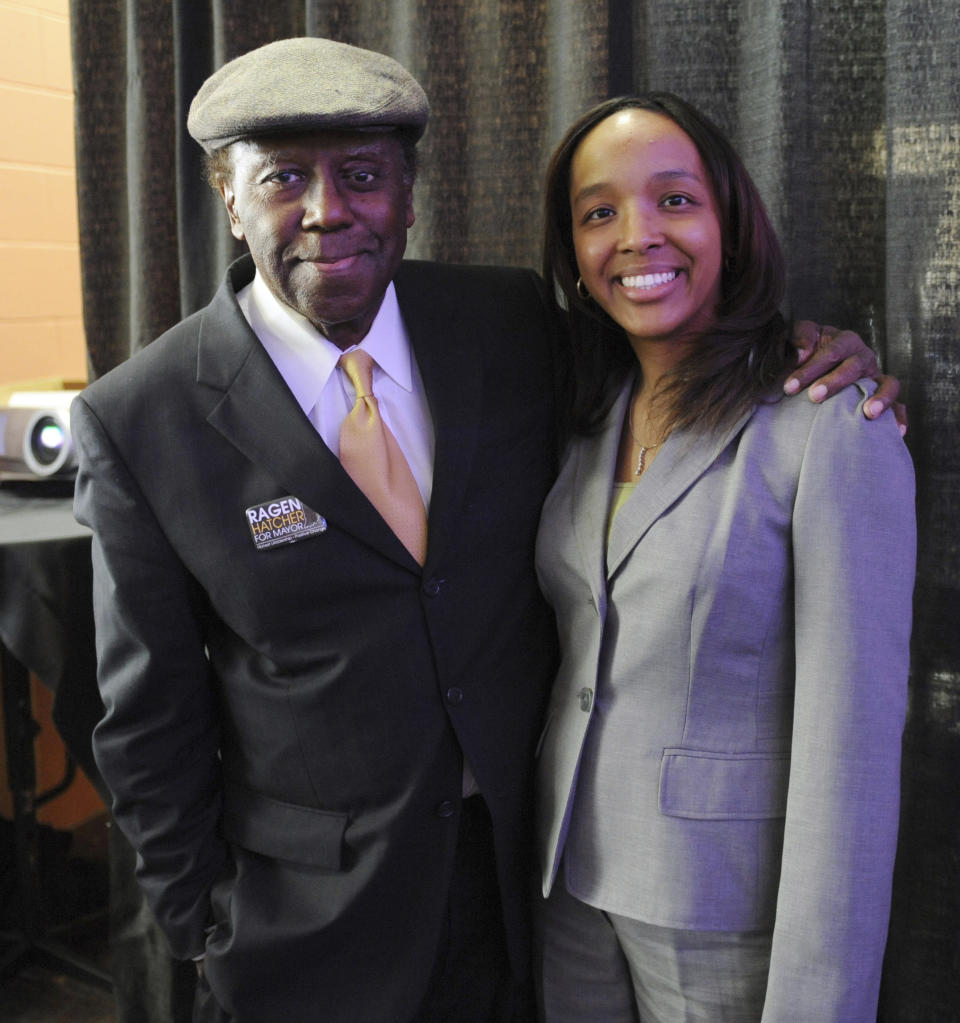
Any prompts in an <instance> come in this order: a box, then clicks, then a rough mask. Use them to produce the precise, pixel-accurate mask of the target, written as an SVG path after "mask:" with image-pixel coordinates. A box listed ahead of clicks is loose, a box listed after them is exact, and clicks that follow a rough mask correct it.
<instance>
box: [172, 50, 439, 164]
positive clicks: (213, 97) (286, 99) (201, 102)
mask: <svg viewBox="0 0 960 1023" xmlns="http://www.w3.org/2000/svg"><path fill="white" fill-rule="evenodd" d="M428 114H429V106H428V104H427V97H426V93H424V91H423V89H422V88H420V84H419V82H417V80H416V79H415V78H414V77H413V75H411V74H410V72H409V71H407V69H406V68H404V67H403V66H402V65H401V64H398V63H397V62H396V61H395V60H393V59H392V58H391V57H387V56H385V55H384V54H382V53H374V52H373V51H372V50H361V49H360V48H359V47H356V46H348V45H347V44H346V43H337V42H334V41H333V40H332V39H316V38H312V37H301V38H296V39H280V40H278V41H277V42H275V43H267V45H266V46H261V47H259V48H258V49H256V50H251V51H250V52H249V53H245V54H243V55H242V56H240V57H237V58H235V59H234V60H231V61H230V62H229V63H227V64H224V65H223V67H222V68H220V70H219V71H215V72H214V73H213V74H212V75H211V76H210V77H209V78H208V79H207V80H206V81H205V82H204V83H203V85H202V86H200V91H199V92H198V93H197V94H196V96H194V98H193V102H192V103H191V104H190V112H189V114H188V115H187V131H189V132H190V134H191V135H192V136H193V137H194V138H195V139H196V140H197V142H199V143H200V145H201V146H203V148H204V149H205V150H206V151H207V152H208V153H212V152H213V151H214V150H216V149H222V148H223V147H224V146H228V145H230V143H231V142H236V141H237V140H238V139H241V138H247V137H249V136H252V135H264V134H270V133H277V132H281V131H294V132H299V131H312V130H317V129H321V130H322V129H324V128H367V129H369V128H400V129H405V130H407V131H408V132H409V133H410V134H411V135H412V136H413V138H414V139H419V138H420V136H421V135H422V134H423V132H424V129H425V128H426V125H427V116H428Z"/></svg>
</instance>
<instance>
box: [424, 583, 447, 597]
mask: <svg viewBox="0 0 960 1023" xmlns="http://www.w3.org/2000/svg"><path fill="white" fill-rule="evenodd" d="M442 584H443V579H436V578H434V579H428V580H427V581H426V582H425V583H424V584H423V592H424V593H425V594H426V595H427V596H428V597H436V596H437V594H439V592H440V587H441V585H442Z"/></svg>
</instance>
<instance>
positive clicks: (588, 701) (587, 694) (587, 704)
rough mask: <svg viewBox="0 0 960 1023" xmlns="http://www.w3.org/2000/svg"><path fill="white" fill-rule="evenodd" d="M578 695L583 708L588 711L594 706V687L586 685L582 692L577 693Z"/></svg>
mask: <svg viewBox="0 0 960 1023" xmlns="http://www.w3.org/2000/svg"><path fill="white" fill-rule="evenodd" d="M577 697H578V699H579V700H580V709H581V710H583V711H588V710H589V709H590V708H591V707H592V706H593V690H592V689H588V688H587V687H586V686H584V687H583V689H581V690H580V692H579V693H578V694H577Z"/></svg>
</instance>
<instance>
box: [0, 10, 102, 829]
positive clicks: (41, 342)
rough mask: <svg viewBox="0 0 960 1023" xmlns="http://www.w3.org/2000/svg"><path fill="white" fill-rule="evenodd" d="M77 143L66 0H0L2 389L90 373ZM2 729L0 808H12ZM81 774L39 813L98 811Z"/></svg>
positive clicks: (43, 744)
mask: <svg viewBox="0 0 960 1023" xmlns="http://www.w3.org/2000/svg"><path fill="white" fill-rule="evenodd" d="M86 375H87V368H86V355H85V345H84V337H83V325H82V320H81V308H80V262H79V241H78V236H77V197H76V178H75V174H74V148H73V82H72V69H71V59H70V22H69V0H0V387H2V385H3V384H4V383H8V382H11V381H18V380H31V379H37V378H66V379H68V380H84V379H86ZM31 688H32V692H33V714H34V717H35V718H36V719H37V722H38V723H39V725H40V732H39V734H38V736H37V740H36V743H35V745H34V752H35V754H36V758H37V781H38V785H37V787H38V790H39V791H44V790H46V789H48V788H50V787H52V786H53V785H55V784H56V783H57V782H58V781H59V780H60V777H61V775H62V772H63V763H64V749H63V744H62V743H61V741H60V739H59V736H58V735H57V733H56V730H55V729H54V727H53V723H52V721H51V719H50V709H51V705H52V696H51V694H50V692H49V691H48V690H47V689H46V688H45V687H44V686H42V685H41V684H40V683H39V682H38V681H37V680H36V679H33V680H32V683H31ZM10 804H11V800H10V793H9V790H8V788H7V779H6V757H5V750H4V749H3V735H2V729H0V814H3V815H4V816H7V817H9V816H10ZM102 810H103V807H102V804H101V803H100V800H99V798H98V797H97V794H96V792H95V791H94V789H93V787H92V786H91V785H90V783H89V782H88V781H87V779H86V778H85V777H83V776H82V775H81V774H79V773H78V776H77V781H75V782H74V784H73V785H71V787H70V788H69V789H68V790H67V791H66V792H65V793H63V795H61V796H58V797H57V798H56V799H54V800H51V801H50V802H49V803H47V804H46V805H44V806H43V807H42V808H41V809H40V811H39V812H38V814H37V816H38V817H39V818H40V820H41V821H44V822H46V823H48V824H53V825H54V826H56V827H60V828H70V827H74V826H75V825H77V824H81V823H83V822H84V821H85V820H87V819H89V818H90V817H91V816H93V815H95V814H96V813H98V812H102Z"/></svg>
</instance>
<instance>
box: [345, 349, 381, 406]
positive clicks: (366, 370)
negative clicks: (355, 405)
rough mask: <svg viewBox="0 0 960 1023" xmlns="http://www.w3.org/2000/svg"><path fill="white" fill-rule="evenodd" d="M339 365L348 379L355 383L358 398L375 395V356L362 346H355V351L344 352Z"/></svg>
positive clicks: (354, 387)
mask: <svg viewBox="0 0 960 1023" xmlns="http://www.w3.org/2000/svg"><path fill="white" fill-rule="evenodd" d="M337 365H338V366H340V367H341V368H342V369H343V371H344V373H346V374H347V379H348V380H349V381H350V383H351V384H353V389H354V391H356V395H357V400H359V399H360V398H367V397H371V396H372V395H373V356H371V355H369V354H368V353H367V352H365V351H364V350H363V349H362V348H354V349H353V351H350V352H344V353H343V355H341V356H340V359H339V361H338V362H337Z"/></svg>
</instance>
